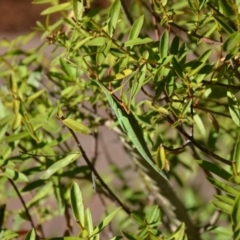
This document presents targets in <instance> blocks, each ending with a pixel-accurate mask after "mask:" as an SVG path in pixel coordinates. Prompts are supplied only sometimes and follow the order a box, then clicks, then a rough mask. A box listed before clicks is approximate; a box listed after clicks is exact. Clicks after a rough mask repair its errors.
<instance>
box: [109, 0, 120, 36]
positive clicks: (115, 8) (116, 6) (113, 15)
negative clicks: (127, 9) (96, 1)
mask: <svg viewBox="0 0 240 240" xmlns="http://www.w3.org/2000/svg"><path fill="white" fill-rule="evenodd" d="M120 8H121V2H120V0H116V1H115V2H114V3H113V4H112V5H111V7H110V9H109V12H108V34H109V36H110V37H112V36H113V33H114V31H115V29H116V26H117V22H118V17H119V13H120Z"/></svg>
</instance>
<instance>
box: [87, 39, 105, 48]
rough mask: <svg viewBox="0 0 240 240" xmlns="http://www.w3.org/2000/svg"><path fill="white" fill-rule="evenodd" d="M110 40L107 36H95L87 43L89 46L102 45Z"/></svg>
mask: <svg viewBox="0 0 240 240" xmlns="http://www.w3.org/2000/svg"><path fill="white" fill-rule="evenodd" d="M108 41H109V39H108V38H105V37H97V38H93V39H92V40H90V41H88V42H87V43H86V45H87V46H98V47H100V46H102V45H103V44H105V43H107V42H108Z"/></svg>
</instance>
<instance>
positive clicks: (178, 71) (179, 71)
mask: <svg viewBox="0 0 240 240" xmlns="http://www.w3.org/2000/svg"><path fill="white" fill-rule="evenodd" d="M172 65H173V68H174V71H175V72H176V74H177V75H178V76H179V77H180V78H181V79H184V78H185V76H184V71H183V69H182V67H181V65H180V64H179V62H178V61H177V59H176V58H175V57H173V59H172Z"/></svg>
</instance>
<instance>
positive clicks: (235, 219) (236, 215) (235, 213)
mask: <svg viewBox="0 0 240 240" xmlns="http://www.w3.org/2000/svg"><path fill="white" fill-rule="evenodd" d="M231 218H232V223H233V232H234V233H235V232H237V231H239V230H240V226H239V223H240V194H239V195H238V196H237V198H236V199H235V202H234V205H233V209H232V214H231Z"/></svg>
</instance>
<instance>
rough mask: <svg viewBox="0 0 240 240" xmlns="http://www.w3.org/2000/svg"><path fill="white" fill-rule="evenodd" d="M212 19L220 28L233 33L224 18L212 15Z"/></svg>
mask: <svg viewBox="0 0 240 240" xmlns="http://www.w3.org/2000/svg"><path fill="white" fill-rule="evenodd" d="M213 17H214V18H215V20H216V21H217V22H218V23H219V24H220V25H221V26H222V28H223V29H224V30H225V31H226V32H228V33H230V34H232V33H234V32H235V30H234V29H233V28H232V27H231V26H230V25H229V24H228V23H227V22H226V19H225V18H221V17H219V16H218V15H216V14H214V15H213Z"/></svg>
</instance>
